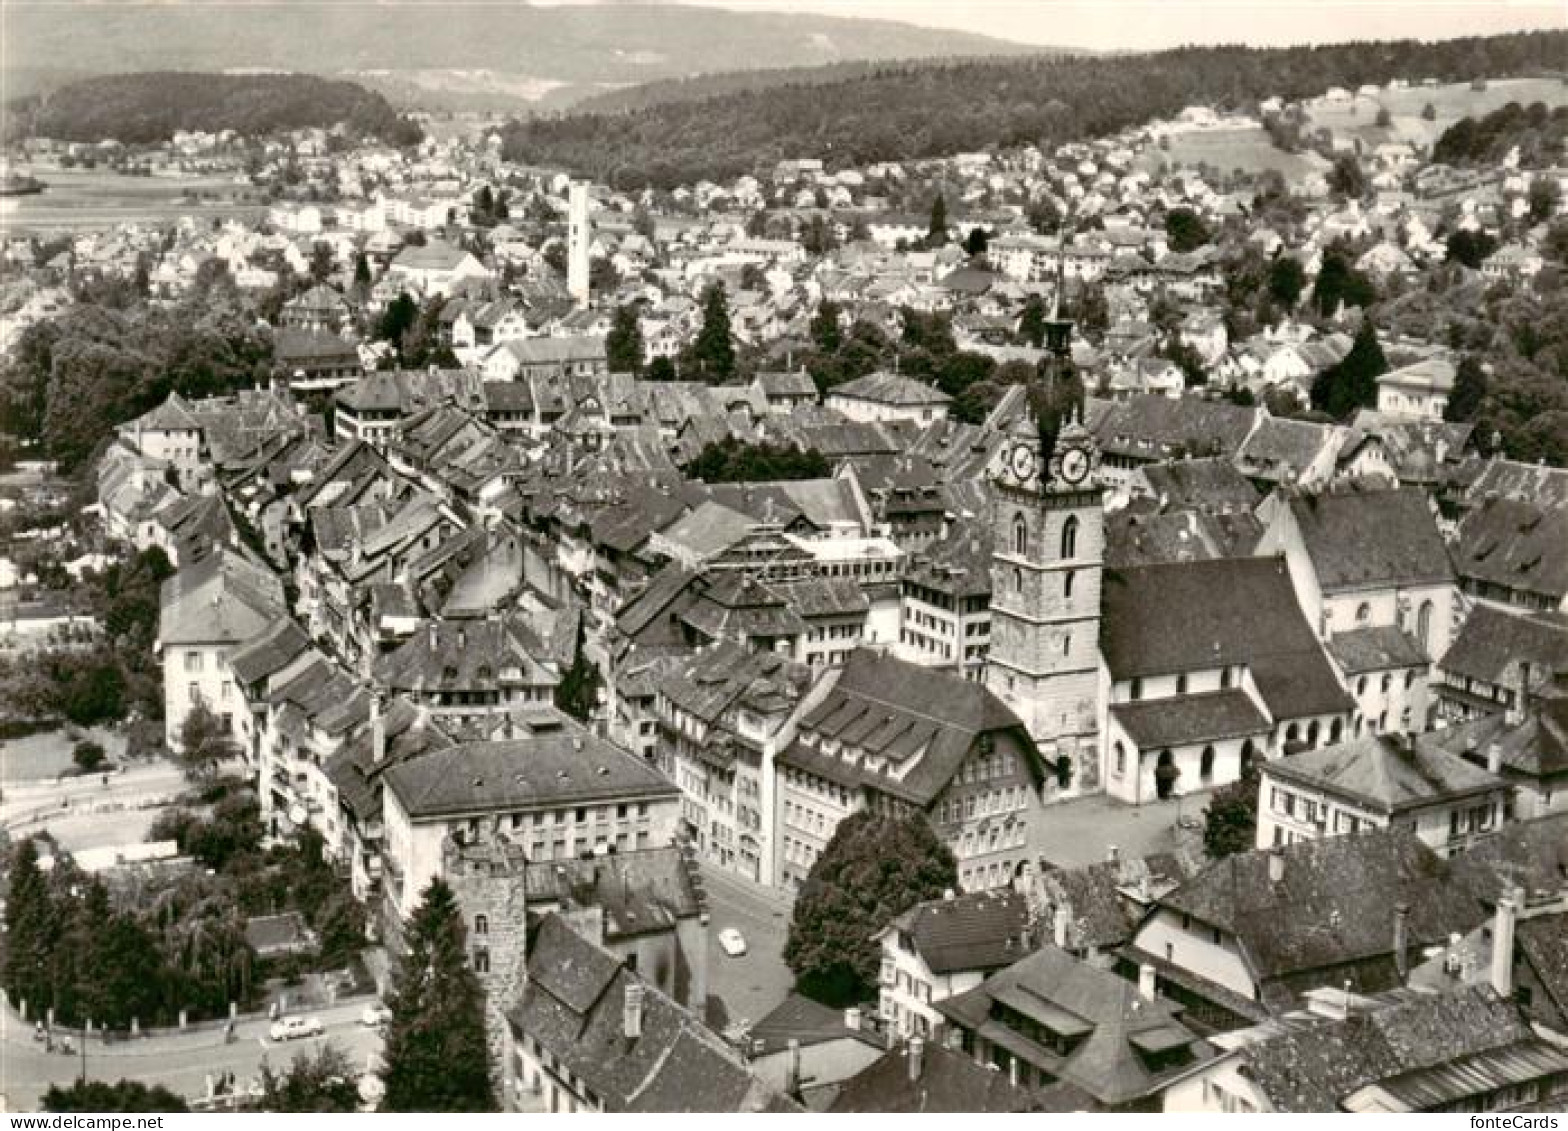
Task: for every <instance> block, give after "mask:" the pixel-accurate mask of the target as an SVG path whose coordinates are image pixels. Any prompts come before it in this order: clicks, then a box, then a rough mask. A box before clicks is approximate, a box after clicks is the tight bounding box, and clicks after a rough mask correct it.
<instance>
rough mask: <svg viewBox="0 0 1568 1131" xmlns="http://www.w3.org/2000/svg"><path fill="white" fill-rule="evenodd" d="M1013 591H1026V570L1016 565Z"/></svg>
mask: <svg viewBox="0 0 1568 1131" xmlns="http://www.w3.org/2000/svg"><path fill="white" fill-rule="evenodd" d="M1013 591H1014V592H1015V593H1022V592H1023V591H1024V571H1023V570H1021V569H1018V568H1017V567H1016V566H1015V567H1014V568H1013Z"/></svg>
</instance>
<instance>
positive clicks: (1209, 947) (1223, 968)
mask: <svg viewBox="0 0 1568 1131" xmlns="http://www.w3.org/2000/svg"><path fill="white" fill-rule="evenodd" d="M1133 945H1135V946H1136V947H1137V948H1138V949H1139V950H1142V951H1144V952H1146V953H1148V954H1152V955H1154V956H1155V957H1156V958H1165V959H1167V961H1169V962H1171V963H1173V964H1175V965H1176V966H1177V967H1179V968H1181V969H1183V970H1186V971H1189V972H1191V973H1193V974H1197V975H1198V976H1200V977H1202V978H1207V979H1208V980H1209V981H1211V982H1214V983H1215V984H1216V985H1220V986H1224V987H1225V988H1226V989H1228V990H1230V991H1232V992H1233V993H1237V994H1240V995H1241V996H1242V997H1246V998H1252V999H1253V1000H1257V996H1258V995H1257V988H1256V986H1255V985H1254V984H1253V981H1252V973H1251V971H1250V970H1249V969H1248V968H1247V962H1246V960H1245V959H1244V958H1243V957H1242V956H1241V952H1240V950H1239V949H1237V944H1236V940H1235V939H1234V938H1233V937H1230V936H1222V937H1221V941H1220V942H1219V943H1218V944H1216V943H1215V942H1214V941H1213V938H1212V936H1211V935H1210V934H1209V929H1208V928H1207V927H1205V926H1204V925H1203V924H1201V923H1199V922H1197V921H1196V920H1190V921H1189V924H1188V926H1187V927H1185V928H1184V927H1183V926H1182V916H1181V914H1180V913H1179V912H1176V911H1173V910H1171V909H1170V908H1168V907H1160V908H1158V909H1157V910H1156V911H1155V912H1154V914H1153V915H1151V916H1150V917H1149V918H1148V919H1147V920H1145V921H1144V924H1143V926H1142V927H1140V928H1139V929H1138V933H1137V935H1135V936H1134V938H1133ZM1167 946H1169V947H1170V949H1169V950H1167V949H1166V948H1167Z"/></svg>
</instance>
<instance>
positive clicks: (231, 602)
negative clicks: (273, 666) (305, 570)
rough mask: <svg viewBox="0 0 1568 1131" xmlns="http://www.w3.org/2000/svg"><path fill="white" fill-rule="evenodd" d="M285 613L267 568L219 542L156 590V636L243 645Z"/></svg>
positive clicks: (279, 588)
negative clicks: (201, 557) (157, 591)
mask: <svg viewBox="0 0 1568 1131" xmlns="http://www.w3.org/2000/svg"><path fill="white" fill-rule="evenodd" d="M283 612H284V600H283V583H282V582H281V581H279V580H278V578H277V577H276V576H275V575H274V574H273V573H272V572H271V571H270V570H268V569H267V568H266V567H264V566H260V565H257V564H255V563H254V562H252V561H250V560H248V559H247V558H245V557H244V556H243V555H241V554H240V553H239V552H237V551H235V550H230V549H228V548H226V547H218V548H217V549H215V550H214V551H213V552H212V554H211V555H209V556H208V557H205V558H203V559H202V560H201V561H199V562H197V563H196V564H195V565H191V566H187V567H186V568H185V569H182V570H180V571H179V572H178V573H176V574H175V575H174V576H173V577H171V578H169V579H168V580H166V581H165V582H164V583H163V585H162V587H161V589H160V590H159V621H158V640H159V642H160V643H161V644H162V645H163V646H164V647H165V648H167V647H169V646H171V645H179V644H243V643H245V642H246V641H248V640H251V639H252V638H253V637H255V636H257V635H258V634H259V633H260V632H261V631H262V630H263V629H265V628H266V627H267V625H268V624H270V623H271V622H272V621H273V620H275V619H276V618H277V617H279V616H281V615H282V614H283Z"/></svg>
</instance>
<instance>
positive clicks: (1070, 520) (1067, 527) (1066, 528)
mask: <svg viewBox="0 0 1568 1131" xmlns="http://www.w3.org/2000/svg"><path fill="white" fill-rule="evenodd" d="M1077 556H1078V516H1077V515H1075V514H1070V515H1068V516H1067V521H1066V522H1064V523H1062V557H1063V558H1076V557H1077Z"/></svg>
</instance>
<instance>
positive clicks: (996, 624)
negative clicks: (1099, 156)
mask: <svg viewBox="0 0 1568 1131" xmlns="http://www.w3.org/2000/svg"><path fill="white" fill-rule="evenodd" d="M1048 334H1049V338H1048V340H1049V342H1050V344H1051V346H1052V348H1053V352H1054V354H1055V357H1054V358H1053V359H1052V372H1051V373H1050V374H1049V376H1048V377H1047V380H1051V381H1063V380H1065V379H1066V378H1067V367H1068V366H1069V365H1070V362H1069V361H1068V357H1069V356H1070V354H1069V351H1068V339H1069V336H1070V323H1067V322H1065V321H1063V320H1062V319H1060V318H1053V319H1052V320H1051V321H1050V322H1049V323H1048ZM1077 411H1078V410H1076V409H1075V408H1073V407H1065V408H1063V409H1062V410H1061V412H1062V419H1061V420H1060V421H1059V422H1056V423H1058V425H1059V426H1058V427H1057V428H1056V430H1055V432H1054V433H1051V432H1049V431H1046V434H1044V435H1042V431H1043V430H1042V429H1041V428H1040V426H1039V424H1038V423H1037V422H1036V421H1035V420H1034V419H1033V418H1032V416H1030V415H1029V414H1025V415H1023V416H1022V417H1020V419H1019V420H1017V421H1016V422H1015V423H1014V425H1013V426H1012V428H1011V429H1010V431H1009V435H1008V439H1007V442H1006V443H1005V444H1003V445H1002V446H1001V448H1000V450H999V451H998V452H997V454H996V455H995V457H994V458H993V460H992V463H991V466H990V467H989V468H988V470H987V485H988V489H989V494H990V502H991V513H992V520H991V521H992V523H993V529H992V537H993V543H992V562H991V648H990V653H989V655H988V657H987V659H986V666H985V671H984V681H985V685H986V687H987V688H988V689H989V690H991V691H992V692H993V693H994V694H995V695H996V696H997V697H998V698H999V699H1000V700H1001V701H1002V702H1003V703H1005V704H1006V705H1007V706H1008V707H1009V708H1010V709H1011V710H1012V711H1013V712H1014V713H1015V714H1016V715H1017V716H1018V718H1019V719H1020V720H1021V721H1022V722H1023V724H1024V726H1025V727H1026V728H1027V729H1028V732H1029V735H1030V737H1031V738H1032V739H1033V740H1034V742H1035V744H1036V746H1037V748H1038V750H1039V752H1040V756H1041V758H1042V760H1043V761H1044V763H1045V764H1046V765H1047V766H1049V767H1052V768H1053V769H1054V770H1055V777H1056V783H1055V784H1056V787H1057V788H1056V790H1055V791H1054V792H1055V797H1056V798H1061V797H1064V796H1072V795H1076V794H1084V793H1095V792H1099V791H1102V790H1103V791H1105V792H1107V793H1109V794H1110V795H1111V796H1112V797H1115V798H1117V799H1118V800H1121V801H1125V802H1127V803H1129V804H1134V805H1138V804H1144V803H1147V802H1150V801H1158V800H1164V799H1166V798H1168V797H1174V796H1179V795H1181V794H1184V793H1189V792H1192V791H1194V790H1201V789H1210V788H1213V787H1216V786H1220V785H1224V784H1227V783H1228V782H1232V781H1235V780H1237V779H1238V778H1240V777H1241V776H1243V775H1244V774H1245V773H1246V772H1247V770H1248V769H1249V768H1250V766H1251V764H1252V763H1253V762H1254V761H1255V760H1258V759H1263V758H1277V757H1283V756H1284V755H1286V754H1291V753H1296V752H1299V751H1301V750H1307V749H1312V748H1314V747H1317V746H1320V745H1325V744H1328V743H1332V742H1337V741H1339V740H1340V738H1341V737H1342V736H1344V735H1346V734H1348V733H1349V730H1350V727H1351V725H1352V722H1353V718H1354V709H1355V704H1354V701H1353V700H1352V699H1351V697H1350V696H1349V695H1348V693H1347V692H1346V691H1345V689H1344V687H1343V685H1342V683H1341V680H1340V679H1339V677H1338V675H1337V674H1336V672H1335V669H1334V667H1333V664H1332V663H1331V662H1330V660H1329V657H1328V656H1327V654H1326V653H1325V651H1324V649H1323V645H1322V643H1321V642H1320V641H1319V639H1318V637H1317V634H1316V633H1315V632H1313V630H1312V627H1311V626H1310V625H1309V624H1308V623H1307V621H1306V619H1305V616H1304V615H1303V613H1302V612H1301V609H1300V607H1299V605H1298V603H1297V601H1296V597H1295V591H1294V589H1293V586H1292V582H1291V576H1290V571H1289V569H1288V568H1287V566H1286V564H1285V562H1284V561H1283V559H1281V558H1236V559H1227V560H1220V561H1192V562H1174V563H1169V564H1162V565H1157V566H1145V567H1140V568H1130V569H1122V570H1116V571H1110V572H1108V571H1107V570H1106V568H1105V495H1106V484H1105V482H1104V480H1103V478H1102V475H1101V458H1100V450H1099V447H1098V445H1097V444H1096V442H1095V439H1094V436H1093V434H1092V433H1091V432H1090V431H1089V430H1088V429H1087V428H1085V427H1084V425H1083V423H1082V421H1081V419H1080V418H1079V417H1078V416H1077V415H1076V414H1075V413H1076V412H1077ZM1046 423H1047V428H1048V429H1049V427H1050V425H1051V424H1052V423H1053V422H1051V421H1047V422H1046Z"/></svg>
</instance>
